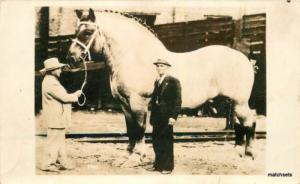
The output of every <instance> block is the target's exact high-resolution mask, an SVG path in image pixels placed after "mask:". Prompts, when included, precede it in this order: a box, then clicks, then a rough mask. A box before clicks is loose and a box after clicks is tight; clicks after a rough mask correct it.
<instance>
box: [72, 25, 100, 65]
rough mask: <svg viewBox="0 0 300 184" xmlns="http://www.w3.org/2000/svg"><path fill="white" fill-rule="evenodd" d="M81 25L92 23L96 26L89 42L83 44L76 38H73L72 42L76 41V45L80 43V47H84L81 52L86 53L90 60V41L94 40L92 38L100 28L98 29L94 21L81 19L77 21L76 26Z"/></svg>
mask: <svg viewBox="0 0 300 184" xmlns="http://www.w3.org/2000/svg"><path fill="white" fill-rule="evenodd" d="M81 25H92V26H95V27H96V29H95V31H94V33H93V35H92V36H91V38H90V40H89V43H88V44H87V45H85V44H83V43H82V42H81V41H79V40H78V39H77V38H76V39H73V42H75V43H77V44H78V45H80V46H81V47H83V48H84V51H83V53H84V54H87V55H88V60H89V61H90V60H91V53H90V47H91V45H92V43H93V41H94V39H95V37H96V34H97V32H100V30H99V27H98V25H97V24H96V23H94V22H87V21H82V22H79V24H78V26H81ZM83 59H84V60H85V58H83Z"/></svg>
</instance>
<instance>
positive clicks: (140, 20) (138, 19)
mask: <svg viewBox="0 0 300 184" xmlns="http://www.w3.org/2000/svg"><path fill="white" fill-rule="evenodd" d="M96 12H108V13H115V14H120V15H122V16H124V17H127V18H130V19H132V20H134V21H136V22H138V23H140V24H141V25H142V26H144V27H145V28H146V29H148V30H149V31H150V32H152V33H153V34H154V36H155V37H158V36H157V34H156V33H155V31H154V30H153V29H152V28H151V27H150V26H149V25H148V24H147V23H146V22H145V21H144V20H142V19H140V18H137V17H135V16H133V15H132V14H129V13H127V12H119V11H113V10H101V11H96Z"/></svg>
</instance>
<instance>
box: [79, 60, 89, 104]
mask: <svg viewBox="0 0 300 184" xmlns="http://www.w3.org/2000/svg"><path fill="white" fill-rule="evenodd" d="M83 66H84V81H83V83H82V84H81V88H80V90H81V91H82V93H81V95H80V96H83V102H82V103H80V102H79V98H78V101H77V104H78V105H79V106H81V107H82V106H83V105H84V104H85V102H86V96H85V94H84V92H83V88H84V86H85V85H86V81H87V67H86V63H85V61H83ZM80 96H79V97H80Z"/></svg>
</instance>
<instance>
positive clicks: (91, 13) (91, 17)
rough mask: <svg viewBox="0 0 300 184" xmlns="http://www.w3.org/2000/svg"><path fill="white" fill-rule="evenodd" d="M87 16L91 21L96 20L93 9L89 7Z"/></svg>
mask: <svg viewBox="0 0 300 184" xmlns="http://www.w3.org/2000/svg"><path fill="white" fill-rule="evenodd" d="M88 18H89V19H90V20H91V21H92V22H95V20H96V16H95V13H94V10H93V9H92V8H90V9H89V16H88Z"/></svg>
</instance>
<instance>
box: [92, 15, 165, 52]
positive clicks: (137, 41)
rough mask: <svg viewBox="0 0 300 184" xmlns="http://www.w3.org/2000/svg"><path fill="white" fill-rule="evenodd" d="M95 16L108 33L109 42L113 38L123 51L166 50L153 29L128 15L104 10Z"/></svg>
mask: <svg viewBox="0 0 300 184" xmlns="http://www.w3.org/2000/svg"><path fill="white" fill-rule="evenodd" d="M95 15H96V22H97V23H98V25H99V27H100V29H102V30H103V31H104V32H105V33H106V36H107V40H109V39H110V38H112V37H113V38H114V40H115V41H117V42H118V45H119V46H120V48H122V49H125V50H127V49H131V50H132V49H133V48H135V47H144V48H145V49H151V50H153V49H154V48H155V49H157V50H166V48H165V46H164V45H163V43H162V42H161V41H160V40H159V39H158V37H157V35H156V34H155V33H154V30H153V29H152V28H150V27H149V26H148V25H146V23H144V22H143V21H142V20H140V19H138V18H135V17H134V16H132V15H130V14H128V13H121V12H118V11H109V10H104V11H96V12H95Z"/></svg>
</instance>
